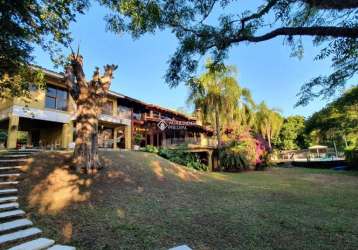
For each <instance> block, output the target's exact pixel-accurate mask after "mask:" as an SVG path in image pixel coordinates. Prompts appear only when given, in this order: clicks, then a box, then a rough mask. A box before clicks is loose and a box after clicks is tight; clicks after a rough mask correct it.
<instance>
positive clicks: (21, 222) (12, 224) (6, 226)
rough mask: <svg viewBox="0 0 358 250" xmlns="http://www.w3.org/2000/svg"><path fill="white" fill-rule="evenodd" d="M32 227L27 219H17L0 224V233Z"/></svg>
mask: <svg viewBox="0 0 358 250" xmlns="http://www.w3.org/2000/svg"><path fill="white" fill-rule="evenodd" d="M26 226H32V222H31V221H30V220H28V219H18V220H13V221H9V222H5V223H1V224H0V232H4V231H8V230H11V229H15V228H19V227H26Z"/></svg>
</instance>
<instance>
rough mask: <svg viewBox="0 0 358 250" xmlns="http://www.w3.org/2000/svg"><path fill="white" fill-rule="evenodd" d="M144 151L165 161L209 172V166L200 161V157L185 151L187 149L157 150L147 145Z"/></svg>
mask: <svg viewBox="0 0 358 250" xmlns="http://www.w3.org/2000/svg"><path fill="white" fill-rule="evenodd" d="M144 151H146V152H149V153H154V154H158V155H160V156H161V157H163V158H165V159H168V160H170V161H172V162H175V163H178V164H180V165H183V166H186V167H188V168H192V169H196V170H200V171H207V170H208V166H207V165H205V164H204V163H202V162H201V161H200V158H199V157H198V155H197V154H195V153H191V152H187V151H186V150H185V147H182V148H181V147H179V148H178V149H167V148H157V147H154V146H152V145H147V146H146V147H145V149H144Z"/></svg>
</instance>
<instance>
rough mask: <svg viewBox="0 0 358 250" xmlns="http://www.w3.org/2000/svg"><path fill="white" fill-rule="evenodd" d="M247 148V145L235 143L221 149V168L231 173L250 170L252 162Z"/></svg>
mask: <svg viewBox="0 0 358 250" xmlns="http://www.w3.org/2000/svg"><path fill="white" fill-rule="evenodd" d="M246 147H247V145H246V144H245V143H240V142H237V141H233V142H231V143H230V144H229V145H227V146H224V147H223V148H221V149H220V151H219V160H220V167H221V168H222V169H223V170H224V171H230V172H236V171H243V170H248V169H249V168H250V162H249V160H248V159H247V152H246V151H247V149H246Z"/></svg>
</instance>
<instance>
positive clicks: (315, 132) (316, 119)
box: [305, 86, 358, 149]
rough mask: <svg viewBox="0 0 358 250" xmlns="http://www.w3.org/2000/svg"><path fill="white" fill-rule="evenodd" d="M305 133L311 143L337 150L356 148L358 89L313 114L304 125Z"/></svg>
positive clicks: (348, 92) (357, 136) (353, 89)
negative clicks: (334, 146) (335, 146)
mask: <svg viewBox="0 0 358 250" xmlns="http://www.w3.org/2000/svg"><path fill="white" fill-rule="evenodd" d="M305 132H306V133H307V134H308V135H309V137H310V140H311V141H312V142H313V143H321V144H327V145H330V146H332V143H333V142H335V143H336V144H337V146H338V147H339V148H341V149H342V148H344V147H349V146H351V147H357V146H358V87H357V86H356V87H353V88H351V89H349V90H347V91H346V92H345V93H344V94H343V95H342V96H341V97H339V98H338V99H336V100H335V101H333V102H331V103H329V104H327V105H326V107H325V108H323V109H321V110H320V111H318V112H316V113H314V114H313V115H312V116H311V117H310V118H309V119H308V120H307V122H306V124H305Z"/></svg>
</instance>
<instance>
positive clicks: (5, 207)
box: [0, 202, 19, 210]
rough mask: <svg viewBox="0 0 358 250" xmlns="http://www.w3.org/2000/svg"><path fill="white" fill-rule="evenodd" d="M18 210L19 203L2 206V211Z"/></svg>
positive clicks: (0, 206) (0, 205)
mask: <svg viewBox="0 0 358 250" xmlns="http://www.w3.org/2000/svg"><path fill="white" fill-rule="evenodd" d="M16 208H19V203H17V202H10V203H3V204H0V210H9V209H16Z"/></svg>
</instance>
